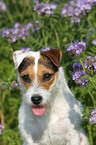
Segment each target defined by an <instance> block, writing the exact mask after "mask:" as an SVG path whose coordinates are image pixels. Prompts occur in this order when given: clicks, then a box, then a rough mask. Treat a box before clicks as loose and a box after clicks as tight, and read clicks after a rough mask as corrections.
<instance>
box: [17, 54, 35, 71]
mask: <svg viewBox="0 0 96 145" xmlns="http://www.w3.org/2000/svg"><path fill="white" fill-rule="evenodd" d="M31 64H35V62H34V57H33V56H31V57H26V58H24V59H23V61H22V63H21V64H20V66H19V67H18V72H19V73H21V72H22V71H24V70H25V69H26V68H27V67H28V66H29V65H31Z"/></svg>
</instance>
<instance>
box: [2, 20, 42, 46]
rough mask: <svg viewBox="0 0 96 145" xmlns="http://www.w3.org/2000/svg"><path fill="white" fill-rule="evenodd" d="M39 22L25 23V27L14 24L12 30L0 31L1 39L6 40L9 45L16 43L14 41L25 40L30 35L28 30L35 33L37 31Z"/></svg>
mask: <svg viewBox="0 0 96 145" xmlns="http://www.w3.org/2000/svg"><path fill="white" fill-rule="evenodd" d="M39 29H40V27H39V22H38V21H35V22H34V23H27V24H26V25H21V24H20V23H18V22H17V23H15V24H14V26H13V28H9V29H6V28H3V29H2V37H3V38H8V41H9V42H11V43H14V42H16V40H18V39H21V40H26V37H27V36H28V35H30V33H29V30H32V31H33V32H35V31H36V30H39Z"/></svg>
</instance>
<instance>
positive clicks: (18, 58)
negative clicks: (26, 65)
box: [13, 50, 30, 69]
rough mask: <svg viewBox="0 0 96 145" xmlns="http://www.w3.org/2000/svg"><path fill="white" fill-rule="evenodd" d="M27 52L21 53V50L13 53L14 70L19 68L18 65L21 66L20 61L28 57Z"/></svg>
mask: <svg viewBox="0 0 96 145" xmlns="http://www.w3.org/2000/svg"><path fill="white" fill-rule="evenodd" d="M29 54H30V53H29V52H26V51H23V50H18V51H15V52H14V53H13V60H14V63H15V69H17V68H18V67H19V65H20V64H21V62H22V60H23V59H24V58H25V57H27V56H29Z"/></svg>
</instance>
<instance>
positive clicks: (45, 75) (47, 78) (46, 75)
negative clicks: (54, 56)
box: [43, 73, 53, 81]
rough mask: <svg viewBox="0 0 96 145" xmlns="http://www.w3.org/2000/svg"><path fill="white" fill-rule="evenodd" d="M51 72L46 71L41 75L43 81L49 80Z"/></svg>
mask: <svg viewBox="0 0 96 145" xmlns="http://www.w3.org/2000/svg"><path fill="white" fill-rule="evenodd" d="M52 76H53V74H50V73H46V74H44V75H43V81H49V80H50V79H51V78H52Z"/></svg>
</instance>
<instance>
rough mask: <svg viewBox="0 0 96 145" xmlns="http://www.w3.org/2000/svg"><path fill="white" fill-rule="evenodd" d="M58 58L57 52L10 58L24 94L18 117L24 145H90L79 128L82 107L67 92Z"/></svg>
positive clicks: (47, 51) (20, 53)
mask: <svg viewBox="0 0 96 145" xmlns="http://www.w3.org/2000/svg"><path fill="white" fill-rule="evenodd" d="M61 58H62V52H61V50H59V49H50V50H46V49H45V50H42V51H37V52H34V51H22V50H19V51H15V52H14V54H13V60H14V63H15V69H17V74H18V80H19V84H20V88H21V90H22V94H23V95H22V104H21V107H20V109H19V115H18V120H19V130H20V134H21V136H22V138H23V140H24V144H23V145H89V142H88V139H87V137H86V135H85V133H84V132H83V130H82V129H81V127H80V123H81V118H82V107H80V103H79V102H78V101H77V100H76V99H75V98H74V95H73V94H72V93H71V91H70V89H69V88H68V85H67V83H66V80H65V77H64V72H63V68H62V67H60V61H61Z"/></svg>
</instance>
